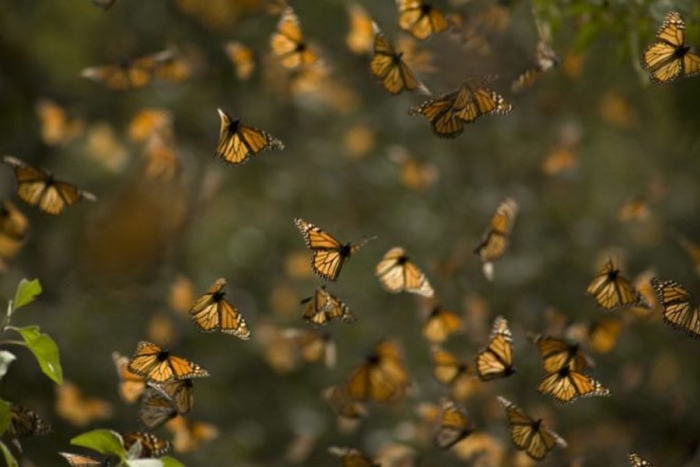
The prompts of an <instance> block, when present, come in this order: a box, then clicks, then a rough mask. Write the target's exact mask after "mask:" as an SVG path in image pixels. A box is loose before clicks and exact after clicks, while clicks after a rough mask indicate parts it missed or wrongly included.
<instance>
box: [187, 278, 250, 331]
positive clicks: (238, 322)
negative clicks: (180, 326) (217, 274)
mask: <svg viewBox="0 0 700 467" xmlns="http://www.w3.org/2000/svg"><path fill="white" fill-rule="evenodd" d="M224 286H226V279H224V278H219V279H217V280H216V281H215V282H214V283H213V284H212V285H211V287H209V290H208V291H207V293H205V294H204V295H202V296H201V297H199V298H198V299H197V301H195V302H194V305H192V308H190V317H191V318H192V322H193V323H194V324H195V325H196V326H197V327H198V328H199V330H200V331H202V332H214V331H221V332H223V333H226V334H233V335H234V336H236V337H238V338H239V339H243V340H248V339H249V338H250V330H249V329H248V326H247V325H246V322H245V319H244V318H243V315H241V314H240V313H239V312H238V310H236V308H235V307H234V306H233V305H231V302H229V301H228V300H226V298H225V296H226V292H224V290H223V289H224Z"/></svg>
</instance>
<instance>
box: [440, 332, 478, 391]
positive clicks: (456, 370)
mask: <svg viewBox="0 0 700 467" xmlns="http://www.w3.org/2000/svg"><path fill="white" fill-rule="evenodd" d="M431 352H432V358H433V376H434V377H435V379H436V380H437V381H438V382H439V383H441V384H444V385H446V386H449V387H450V388H451V391H450V392H451V397H452V398H453V399H456V400H458V401H464V400H467V399H468V398H469V397H470V396H471V395H472V394H474V393H475V392H477V391H479V389H480V382H479V379H478V378H476V376H474V368H473V367H472V366H471V365H469V364H467V363H465V362H462V361H460V360H458V359H457V357H455V356H454V355H453V354H452V353H450V352H448V351H447V350H445V349H443V348H442V347H440V346H439V345H434V346H433V347H432V349H431Z"/></svg>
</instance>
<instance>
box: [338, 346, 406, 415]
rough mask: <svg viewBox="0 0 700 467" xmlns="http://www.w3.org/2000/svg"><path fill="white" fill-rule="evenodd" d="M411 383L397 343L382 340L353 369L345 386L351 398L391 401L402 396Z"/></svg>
mask: <svg viewBox="0 0 700 467" xmlns="http://www.w3.org/2000/svg"><path fill="white" fill-rule="evenodd" d="M409 384H410V377H409V375H408V372H407V371H406V368H405V367H404V363H403V358H402V357H401V349H400V348H399V346H398V344H396V343H395V342H393V341H382V342H380V343H379V344H377V346H376V347H375V348H374V350H373V351H372V353H371V354H370V355H368V356H367V357H366V358H365V360H364V361H363V362H362V363H361V364H360V366H358V367H356V368H355V370H353V372H352V374H351V375H350V378H348V382H347V386H346V388H347V391H348V394H349V395H350V397H352V398H353V399H355V400H358V401H367V400H374V401H376V402H389V401H392V400H394V399H396V398H397V397H399V396H400V395H402V394H403V393H404V392H405V390H406V388H407V387H408V386H409Z"/></svg>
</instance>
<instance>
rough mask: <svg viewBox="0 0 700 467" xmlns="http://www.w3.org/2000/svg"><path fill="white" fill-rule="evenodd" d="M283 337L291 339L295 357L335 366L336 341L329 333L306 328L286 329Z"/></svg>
mask: <svg viewBox="0 0 700 467" xmlns="http://www.w3.org/2000/svg"><path fill="white" fill-rule="evenodd" d="M282 338H283V339H286V340H288V341H290V343H291V347H292V349H291V350H292V352H293V353H294V354H296V355H295V357H297V358H296V359H298V358H301V359H303V360H304V361H306V362H308V363H320V362H323V363H324V364H325V365H326V366H327V367H328V368H332V367H334V366H335V361H336V351H335V342H333V339H332V338H331V335H330V334H328V333H325V332H324V333H322V332H318V331H315V330H306V329H285V330H284V331H282Z"/></svg>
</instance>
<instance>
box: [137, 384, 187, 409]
mask: <svg viewBox="0 0 700 467" xmlns="http://www.w3.org/2000/svg"><path fill="white" fill-rule="evenodd" d="M148 385H149V386H150V387H151V388H152V389H154V390H156V391H157V392H159V393H161V394H162V395H163V396H165V397H167V398H168V399H170V401H171V402H172V404H173V405H174V406H175V408H176V409H177V413H179V414H182V415H184V414H186V413H188V412H189V411H190V410H192V407H193V406H194V382H193V381H192V380H191V379H176V380H174V381H170V382H169V383H161V384H157V383H153V382H151V383H148Z"/></svg>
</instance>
